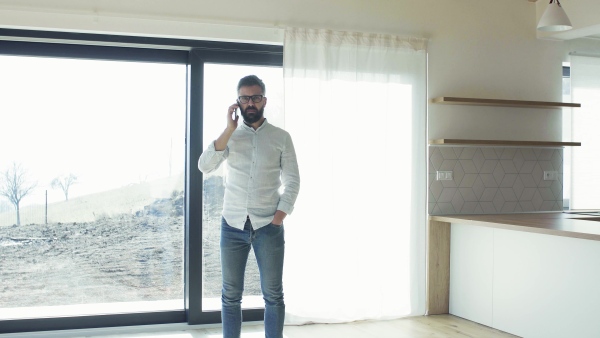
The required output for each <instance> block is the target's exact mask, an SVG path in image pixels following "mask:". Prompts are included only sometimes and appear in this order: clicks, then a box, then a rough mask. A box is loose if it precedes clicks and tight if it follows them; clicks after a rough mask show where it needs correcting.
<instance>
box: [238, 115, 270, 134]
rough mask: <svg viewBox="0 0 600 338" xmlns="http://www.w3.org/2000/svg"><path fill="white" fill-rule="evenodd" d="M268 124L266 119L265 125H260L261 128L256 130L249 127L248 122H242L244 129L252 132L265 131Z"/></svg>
mask: <svg viewBox="0 0 600 338" xmlns="http://www.w3.org/2000/svg"><path fill="white" fill-rule="evenodd" d="M267 124H269V122H268V121H267V118H266V117H265V120H264V121H263V123H262V124H261V125H260V127H258V128H257V129H256V130H254V128H252V127H250V126H249V125H247V124H246V122H244V121H243V120H242V128H244V129H246V130H250V131H253V132H258V131H259V130H261V129H263V128H264V127H265V126H266V125H267Z"/></svg>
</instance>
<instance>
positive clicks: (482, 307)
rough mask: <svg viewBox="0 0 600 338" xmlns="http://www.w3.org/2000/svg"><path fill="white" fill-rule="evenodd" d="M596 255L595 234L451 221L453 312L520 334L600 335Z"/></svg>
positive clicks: (528, 337)
mask: <svg viewBox="0 0 600 338" xmlns="http://www.w3.org/2000/svg"><path fill="white" fill-rule="evenodd" d="M598 226H600V224H598ZM599 262H600V242H599V241H593V240H585V239H576V238H567V237H560V236H552V235H544V234H535V233H527V232H520V231H512V230H504V229H495V228H487V227H481V226H476V225H465V224H455V223H452V231H451V249H450V313H451V314H454V315H456V316H459V317H463V318H466V319H469V320H472V321H475V322H478V323H481V324H484V325H487V326H490V327H493V328H496V329H499V330H502V331H505V332H509V333H512V334H515V335H517V336H520V337H525V338H537V337H539V338H553V337H556V338H563V337H577V338H587V337H590V338H592V337H594V338H595V337H600V320H598V316H599V315H600V307H599V306H598V304H600V264H598V263H599Z"/></svg>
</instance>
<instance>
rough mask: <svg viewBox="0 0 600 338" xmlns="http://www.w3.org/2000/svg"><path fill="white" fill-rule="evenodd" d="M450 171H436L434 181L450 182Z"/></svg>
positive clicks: (451, 176)
mask: <svg viewBox="0 0 600 338" xmlns="http://www.w3.org/2000/svg"><path fill="white" fill-rule="evenodd" d="M453 179H454V178H453V175H452V171H436V180H438V181H452V180H453Z"/></svg>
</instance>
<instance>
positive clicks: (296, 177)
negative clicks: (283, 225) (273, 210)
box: [277, 134, 300, 215]
mask: <svg viewBox="0 0 600 338" xmlns="http://www.w3.org/2000/svg"><path fill="white" fill-rule="evenodd" d="M281 183H282V185H283V193H282V194H281V196H280V198H279V204H278V205H277V210H281V211H283V212H285V213H286V214H288V215H289V214H291V213H292V211H293V210H294V203H296V198H297V197H298V192H299V191H300V172H299V170H298V161H297V159H296V151H295V150H294V144H293V143H292V138H291V137H290V135H289V134H288V135H287V139H286V143H285V147H284V150H283V152H282V154H281Z"/></svg>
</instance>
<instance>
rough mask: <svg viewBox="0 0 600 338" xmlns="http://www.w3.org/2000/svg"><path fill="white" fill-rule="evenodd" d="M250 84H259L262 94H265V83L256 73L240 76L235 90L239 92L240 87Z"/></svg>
mask: <svg viewBox="0 0 600 338" xmlns="http://www.w3.org/2000/svg"><path fill="white" fill-rule="evenodd" d="M250 86H259V87H260V89H261V90H262V92H263V95H264V94H266V89H265V83H264V82H263V81H262V80H261V79H259V78H258V76H256V75H248V76H244V77H243V78H241V79H240V82H238V86H237V90H238V92H239V91H240V88H242V87H250Z"/></svg>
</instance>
